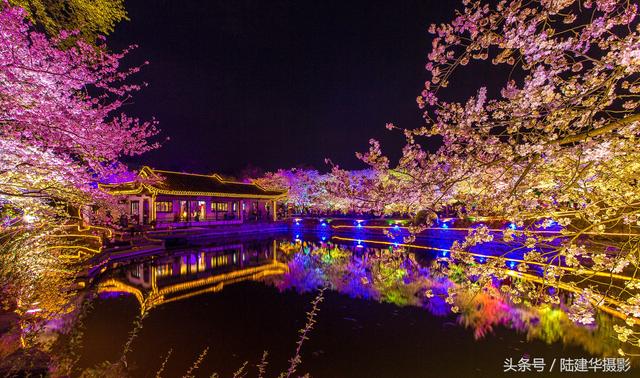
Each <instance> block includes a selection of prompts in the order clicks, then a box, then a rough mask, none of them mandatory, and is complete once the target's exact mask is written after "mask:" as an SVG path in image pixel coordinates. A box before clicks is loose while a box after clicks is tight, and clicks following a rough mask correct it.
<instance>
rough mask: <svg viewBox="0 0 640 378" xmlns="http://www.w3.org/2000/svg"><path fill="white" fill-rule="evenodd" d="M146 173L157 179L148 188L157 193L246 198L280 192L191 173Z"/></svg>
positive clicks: (274, 194) (276, 194) (153, 170)
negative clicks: (239, 196)
mask: <svg viewBox="0 0 640 378" xmlns="http://www.w3.org/2000/svg"><path fill="white" fill-rule="evenodd" d="M147 170H148V171H147V172H149V173H151V174H153V176H156V177H158V178H159V179H160V180H159V182H157V183H153V184H150V185H149V186H151V187H153V188H155V189H158V191H159V192H180V193H184V194H187V193H212V194H214V193H215V194H218V195H219V194H231V195H247V196H280V195H282V194H284V192H281V191H275V190H265V189H263V188H261V187H260V186H258V185H256V184H253V183H241V182H232V181H225V180H222V179H221V178H220V176H218V175H215V174H214V175H198V174H192V173H180V172H171V171H162V170H156V169H151V168H147Z"/></svg>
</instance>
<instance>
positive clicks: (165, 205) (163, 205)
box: [156, 201, 173, 213]
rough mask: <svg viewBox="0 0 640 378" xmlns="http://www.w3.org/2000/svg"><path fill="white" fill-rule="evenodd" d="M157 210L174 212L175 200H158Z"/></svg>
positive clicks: (159, 211)
mask: <svg viewBox="0 0 640 378" xmlns="http://www.w3.org/2000/svg"><path fill="white" fill-rule="evenodd" d="M156 211H157V212H158V213H171V212H173V202H171V201H159V202H156Z"/></svg>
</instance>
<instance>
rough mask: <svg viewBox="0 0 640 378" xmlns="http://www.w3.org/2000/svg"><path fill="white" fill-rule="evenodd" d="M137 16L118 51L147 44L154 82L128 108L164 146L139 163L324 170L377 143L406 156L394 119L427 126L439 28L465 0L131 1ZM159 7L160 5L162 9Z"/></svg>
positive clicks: (138, 57) (126, 26) (118, 37)
mask: <svg viewBox="0 0 640 378" xmlns="http://www.w3.org/2000/svg"><path fill="white" fill-rule="evenodd" d="M125 4H126V6H127V10H128V11H129V17H130V19H131V21H128V22H123V23H121V24H119V25H118V27H117V28H116V31H115V32H114V33H113V34H112V35H110V36H109V37H108V43H109V45H110V46H111V47H112V48H113V49H114V50H116V51H117V50H118V49H122V48H123V47H125V46H127V45H128V44H131V43H134V44H138V45H139V48H138V49H137V50H135V52H133V53H132V54H131V55H130V56H129V57H128V58H127V59H126V63H127V64H140V63H142V62H144V61H145V60H149V61H150V64H149V65H148V66H146V67H144V69H143V70H142V72H141V73H139V74H137V75H136V77H135V79H136V80H137V81H139V82H147V83H148V85H149V86H148V87H147V88H144V89H143V90H142V91H141V92H140V93H138V94H136V96H135V98H134V100H133V102H132V103H131V104H129V105H127V106H126V107H125V109H124V110H125V111H126V112H127V113H129V114H131V115H134V116H138V117H141V118H145V119H149V118H151V117H155V118H156V119H157V120H158V121H159V122H160V125H159V126H160V128H161V129H162V135H161V137H162V138H166V137H169V138H170V140H169V141H166V142H165V143H164V144H163V146H162V148H160V149H159V150H157V151H154V152H150V153H147V154H145V155H143V156H141V157H139V158H136V159H134V160H133V161H131V163H132V165H134V166H135V165H141V164H147V165H151V166H153V167H156V168H164V169H172V170H179V171H192V172H202V173H209V172H220V173H226V174H239V173H240V172H242V171H243V169H245V168H246V167H247V166H254V167H260V168H262V169H264V170H275V169H277V168H290V167H294V166H312V167H315V168H317V169H320V170H322V171H326V170H327V165H326V164H325V163H324V159H325V158H330V159H332V160H333V161H334V162H335V163H337V164H340V165H341V166H343V167H345V168H349V169H358V168H363V165H362V163H360V162H359V161H358V160H357V159H356V158H355V156H354V154H355V152H356V151H364V150H366V149H367V146H368V140H369V138H372V137H373V138H378V139H380V140H381V141H382V143H383V148H384V149H385V151H387V152H388V153H389V155H390V156H391V157H393V158H397V157H398V156H399V153H400V149H401V147H402V145H403V141H404V139H403V137H402V135H401V134H400V133H399V132H391V131H388V130H386V129H385V128H384V125H385V123H386V122H394V123H396V124H397V125H399V126H401V127H410V128H413V127H416V126H420V125H421V122H422V118H421V112H420V111H419V109H418V107H417V105H416V102H415V98H416V96H417V95H418V94H419V93H420V91H421V90H422V87H423V83H424V81H425V79H427V72H426V71H425V69H424V64H425V62H426V55H427V53H428V51H429V48H430V43H431V36H430V35H429V34H428V33H427V32H426V30H427V27H428V25H429V24H430V23H432V22H443V21H447V20H449V19H451V18H452V17H453V14H454V13H453V12H454V9H455V8H456V7H458V8H459V7H460V6H461V5H460V3H459V2H458V1H442V0H421V1H370V0H367V1H352V0H350V1H293V0H292V1H259V0H254V1H249V0H234V1H214V0H210V1H186V0H184V1H177V0H173V1H168V0H154V1H153V2H149V1H145V0H127V1H126V2H125ZM151 4H153V5H151Z"/></svg>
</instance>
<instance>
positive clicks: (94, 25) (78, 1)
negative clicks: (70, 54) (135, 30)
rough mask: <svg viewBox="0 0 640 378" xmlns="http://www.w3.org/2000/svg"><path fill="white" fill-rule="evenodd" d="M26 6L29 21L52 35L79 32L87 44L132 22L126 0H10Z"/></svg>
mask: <svg viewBox="0 0 640 378" xmlns="http://www.w3.org/2000/svg"><path fill="white" fill-rule="evenodd" d="M9 3H10V4H12V5H15V6H19V7H22V8H23V9H25V10H26V11H27V14H28V18H29V19H30V20H31V21H32V22H33V23H34V24H35V25H36V26H38V27H40V28H42V29H43V30H44V31H46V33H47V34H49V35H50V36H54V37H55V36H57V35H58V34H59V33H60V32H61V31H65V30H77V31H79V32H80V36H81V37H82V38H83V39H84V40H85V41H87V42H90V43H95V42H96V38H97V37H98V36H99V35H107V34H110V33H111V32H113V30H114V27H115V25H116V24H117V23H118V22H120V21H124V20H128V18H127V11H126V10H125V8H124V1H123V0H65V1H59V0H9Z"/></svg>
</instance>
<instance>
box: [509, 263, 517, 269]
mask: <svg viewBox="0 0 640 378" xmlns="http://www.w3.org/2000/svg"><path fill="white" fill-rule="evenodd" d="M507 265H508V266H509V268H511V269H513V268H515V267H516V265H517V264H516V262H515V261H509V262H508V263H507Z"/></svg>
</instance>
